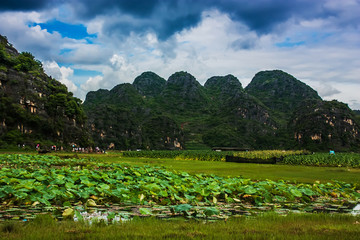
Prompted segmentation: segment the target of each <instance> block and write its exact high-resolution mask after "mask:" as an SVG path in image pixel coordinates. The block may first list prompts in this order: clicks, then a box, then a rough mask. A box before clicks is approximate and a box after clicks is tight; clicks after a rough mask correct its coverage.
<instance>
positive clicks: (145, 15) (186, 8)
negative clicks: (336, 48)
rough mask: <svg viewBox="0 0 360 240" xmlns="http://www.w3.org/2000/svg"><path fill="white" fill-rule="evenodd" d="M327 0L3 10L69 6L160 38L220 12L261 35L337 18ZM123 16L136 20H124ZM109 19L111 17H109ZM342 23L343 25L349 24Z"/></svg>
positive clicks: (110, 0) (132, 0) (36, 0)
mask: <svg viewBox="0 0 360 240" xmlns="http://www.w3.org/2000/svg"><path fill="white" fill-rule="evenodd" d="M326 2H327V1H326V0H316V1H314V0H291V1H287V0H256V1H255V0H254V1H251V0H91V1H90V0H77V1H73V0H61V1H55V0H53V1H46V0H27V1H14V0H5V1H4V0H3V1H1V3H0V9H2V10H39V9H41V8H43V9H44V8H48V7H54V4H57V5H60V4H63V3H68V5H69V6H70V7H71V8H73V9H74V16H76V18H79V19H80V20H83V21H87V20H91V19H94V18H95V17H104V18H105V17H107V18H106V19H107V22H106V24H105V28H104V31H105V33H106V32H108V33H112V35H113V34H118V35H128V34H129V32H131V31H132V32H143V31H147V30H152V31H154V32H156V33H157V35H158V37H159V38H160V39H167V38H168V37H169V36H171V35H173V34H174V33H176V32H178V31H181V30H183V29H187V28H190V27H193V26H196V25H197V24H198V23H199V21H200V20H201V14H202V13H203V12H204V11H205V10H212V9H217V10H219V11H221V12H225V13H227V14H228V15H229V16H230V17H231V18H232V19H233V20H235V21H241V22H243V23H245V24H246V25H247V26H248V27H249V28H250V29H251V30H253V31H256V32H257V33H258V34H264V33H269V32H271V31H273V30H274V29H276V30H278V31H281V29H278V28H276V27H278V26H279V24H281V23H284V22H286V21H287V20H288V19H290V18H294V19H298V20H301V19H313V18H327V17H329V16H336V14H337V12H336V10H332V11H330V10H329V9H327V8H326V7H325V4H326ZM124 15H127V16H131V17H132V20H133V21H129V20H126V21H124V20H122V17H123V16H124ZM109 16H112V17H110V18H109ZM350 23H351V21H349V23H341V24H350Z"/></svg>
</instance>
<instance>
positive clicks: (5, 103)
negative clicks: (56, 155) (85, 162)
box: [0, 36, 360, 151]
mask: <svg viewBox="0 0 360 240" xmlns="http://www.w3.org/2000/svg"><path fill="white" fill-rule="evenodd" d="M359 126H360V125H359V116H358V115H356V113H355V112H353V111H352V110H351V109H349V107H348V106H347V105H346V104H343V103H340V102H337V101H330V102H327V101H323V100H322V99H321V98H320V97H319V96H318V94H317V93H316V91H314V90H313V89H312V88H310V87H309V86H307V85H306V84H304V83H302V82H301V81H299V80H297V79H296V78H294V77H293V76H291V75H289V74H287V73H285V72H283V71H280V70H274V71H262V72H259V73H257V74H256V75H255V77H254V78H253V80H252V81H251V83H250V84H249V85H248V86H247V87H246V88H245V89H244V88H243V87H242V85H241V83H240V82H239V80H238V79H237V78H236V77H234V76H232V75H226V76H215V77H211V78H209V79H208V80H207V81H206V83H205V84H204V86H202V85H200V83H199V82H198V81H197V80H196V78H195V77H194V76H192V75H191V74H189V73H187V72H177V73H174V74H172V75H171V76H170V77H169V79H168V80H165V79H163V78H161V77H159V76H158V75H156V74H155V73H152V72H145V73H143V74H141V75H140V76H138V77H137V78H135V80H134V83H133V84H129V83H126V84H120V85H118V86H115V87H114V88H113V89H111V90H102V89H100V90H98V91H94V92H89V93H88V94H87V96H86V100H85V102H84V104H82V103H81V100H79V99H77V98H75V97H73V95H72V93H70V92H68V90H67V88H66V87H65V86H64V85H63V84H61V83H60V82H58V81H56V80H55V79H53V78H51V77H49V76H47V75H46V74H45V73H44V71H43V69H42V65H41V62H40V61H38V60H36V59H35V57H34V56H33V55H32V54H31V53H28V52H23V53H20V54H19V53H18V52H17V50H16V49H15V48H13V47H12V46H11V44H10V43H8V41H7V39H6V38H5V37H2V36H1V38H0V147H1V148H8V147H11V146H16V145H17V146H31V147H34V146H35V145H37V144H40V146H50V145H57V146H58V147H59V146H61V147H65V148H69V147H70V146H71V145H76V146H77V147H89V146H91V147H100V148H102V149H118V150H135V149H143V150H144V149H146V150H154V149H158V150H165V149H171V150H174V149H177V150H182V149H188V150H194V149H195V150H200V149H203V150H205V149H206V150H209V149H210V148H212V147H238V148H242V149H250V150H253V149H308V150H310V151H317V150H326V151H328V150H330V149H333V150H336V151H349V150H351V151H358V150H359V146H360V127H359Z"/></svg>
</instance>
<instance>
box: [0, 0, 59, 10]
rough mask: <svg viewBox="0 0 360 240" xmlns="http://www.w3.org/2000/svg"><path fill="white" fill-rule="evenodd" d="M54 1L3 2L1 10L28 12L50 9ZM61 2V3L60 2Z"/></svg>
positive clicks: (12, 0) (14, 0)
mask: <svg viewBox="0 0 360 240" xmlns="http://www.w3.org/2000/svg"><path fill="white" fill-rule="evenodd" d="M52 2H53V1H48V0H22V1H21V0H20V1H18V0H1V2H0V10H6V11H27V10H39V9H43V8H45V7H48V6H49V5H50V4H51V3H52ZM59 2H60V1H59Z"/></svg>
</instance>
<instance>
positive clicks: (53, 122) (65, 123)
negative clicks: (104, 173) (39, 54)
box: [0, 36, 90, 147]
mask: <svg viewBox="0 0 360 240" xmlns="http://www.w3.org/2000/svg"><path fill="white" fill-rule="evenodd" d="M0 122H1V124H0V145H1V146H3V147H6V145H23V144H25V145H28V146H32V147H33V146H35V145H36V144H38V143H40V144H41V145H47V146H50V145H53V144H56V145H58V146H59V147H60V146H62V147H69V146H70V145H72V144H76V145H78V146H82V147H85V146H89V144H90V141H89V134H88V132H87V131H86V128H84V126H85V124H86V116H85V113H84V111H83V109H82V106H81V101H80V99H77V98H75V97H73V95H72V93H70V92H68V90H67V88H66V86H65V85H63V84H61V83H60V82H58V81H56V80H55V79H53V78H51V77H49V76H47V75H46V74H45V73H44V71H43V69H42V65H41V62H39V61H37V60H35V58H34V56H32V54H31V53H27V52H24V53H18V52H17V50H16V49H15V48H13V47H12V46H11V44H10V43H8V41H7V39H6V38H5V37H3V36H0Z"/></svg>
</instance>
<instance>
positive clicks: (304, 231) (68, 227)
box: [0, 213, 360, 240]
mask: <svg viewBox="0 0 360 240" xmlns="http://www.w3.org/2000/svg"><path fill="white" fill-rule="evenodd" d="M359 222H360V217H355V216H350V215H339V214H335V215H329V214H301V215H300V214H291V215H288V216H279V215H275V214H272V213H269V214H265V215H262V216H257V217H240V218H231V219H228V220H227V221H226V222H225V221H217V222H203V221H201V222H197V221H185V220H183V219H179V220H173V221H164V220H158V219H154V218H139V219H135V220H133V221H130V222H126V223H121V224H115V225H108V226H107V225H104V224H94V225H92V226H89V225H88V224H82V223H74V222H71V221H63V222H55V221H54V220H52V219H51V217H50V216H47V215H43V216H40V217H38V218H37V219H35V221H33V222H31V223H21V222H5V223H4V222H3V223H0V231H1V234H0V239H301V240H305V239H358V237H359V234H360V227H359V226H360V223H359Z"/></svg>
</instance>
